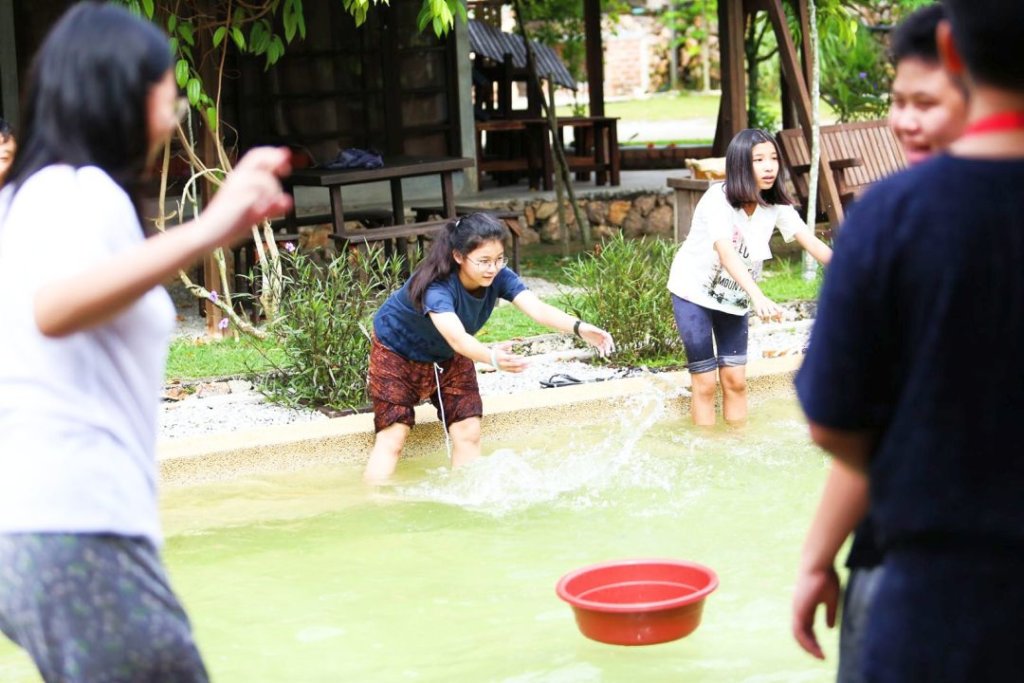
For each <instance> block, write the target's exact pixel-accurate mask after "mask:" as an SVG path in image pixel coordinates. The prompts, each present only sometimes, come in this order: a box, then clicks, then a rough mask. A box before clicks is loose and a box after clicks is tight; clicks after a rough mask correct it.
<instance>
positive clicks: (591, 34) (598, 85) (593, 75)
mask: <svg viewBox="0 0 1024 683" xmlns="http://www.w3.org/2000/svg"><path fill="white" fill-rule="evenodd" d="M583 24H584V29H585V32H586V43H587V88H588V89H589V91H590V115H591V116H604V46H603V44H602V40H601V0H583Z"/></svg>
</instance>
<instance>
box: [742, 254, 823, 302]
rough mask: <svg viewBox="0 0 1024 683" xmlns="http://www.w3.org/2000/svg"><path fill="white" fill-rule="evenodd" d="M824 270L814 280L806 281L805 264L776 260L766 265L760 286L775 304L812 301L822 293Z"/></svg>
mask: <svg viewBox="0 0 1024 683" xmlns="http://www.w3.org/2000/svg"><path fill="white" fill-rule="evenodd" d="M821 281H822V270H821V269H820V268H819V269H818V276H817V277H816V278H815V279H813V280H805V279H804V273H803V264H802V263H801V262H800V261H799V260H796V261H792V260H788V259H780V258H775V259H772V260H771V261H768V263H767V264H766V265H765V269H764V272H763V273H762V276H761V281H760V282H758V283H757V284H758V286H759V287H760V288H761V291H762V292H764V295H765V296H766V297H768V298H769V299H771V300H772V301H774V302H775V303H785V302H787V301H811V300H813V299H817V298H818V292H820V291H821Z"/></svg>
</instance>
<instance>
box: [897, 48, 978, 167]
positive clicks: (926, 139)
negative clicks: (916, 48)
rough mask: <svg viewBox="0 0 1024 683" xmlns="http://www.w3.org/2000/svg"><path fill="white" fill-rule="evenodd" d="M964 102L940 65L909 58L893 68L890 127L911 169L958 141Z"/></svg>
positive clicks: (961, 128)
mask: <svg viewBox="0 0 1024 683" xmlns="http://www.w3.org/2000/svg"><path fill="white" fill-rule="evenodd" d="M966 121H967V100H966V99H965V97H964V93H963V91H962V90H961V89H960V88H958V87H957V86H956V84H954V83H953V81H951V80H950V78H949V76H948V75H947V74H946V72H945V71H943V69H942V67H941V66H940V65H939V64H933V63H931V62H927V61H925V60H922V59H918V58H915V57H909V58H907V59H903V60H901V61H900V62H899V64H897V65H896V78H895V79H894V80H893V82H892V107H891V108H890V109H889V125H890V126H891V127H892V129H893V132H895V133H896V137H897V139H898V140H899V141H900V144H901V145H902V146H903V151H904V153H906V155H907V162H908V163H909V164H911V165H913V164H916V163H919V162H921V161H924V160H925V159H927V158H928V157H930V156H932V155H933V154H935V153H937V152H940V151H942V150H944V149H945V148H946V147H948V146H949V144H950V143H951V142H953V141H954V140H956V139H957V138H958V137H960V134H961V133H962V132H963V129H964V124H965V123H966Z"/></svg>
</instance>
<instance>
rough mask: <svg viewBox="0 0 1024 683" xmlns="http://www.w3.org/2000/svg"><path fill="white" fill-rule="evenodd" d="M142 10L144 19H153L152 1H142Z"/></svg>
mask: <svg viewBox="0 0 1024 683" xmlns="http://www.w3.org/2000/svg"><path fill="white" fill-rule="evenodd" d="M142 10H143V11H144V12H145V13H146V17H147V18H149V19H152V18H153V0H142Z"/></svg>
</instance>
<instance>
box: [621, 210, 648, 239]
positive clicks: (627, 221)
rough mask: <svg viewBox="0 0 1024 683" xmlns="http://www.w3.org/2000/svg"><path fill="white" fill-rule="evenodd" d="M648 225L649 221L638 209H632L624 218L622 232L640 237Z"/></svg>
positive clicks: (628, 235)
mask: <svg viewBox="0 0 1024 683" xmlns="http://www.w3.org/2000/svg"><path fill="white" fill-rule="evenodd" d="M646 227H647V222H646V221H645V220H644V217H643V216H641V215H640V212H639V211H637V210H636V209H630V210H629V212H628V213H627V214H626V217H625V218H623V219H622V232H623V233H625V235H626V237H639V236H640V235H643V234H645V228H646Z"/></svg>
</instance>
